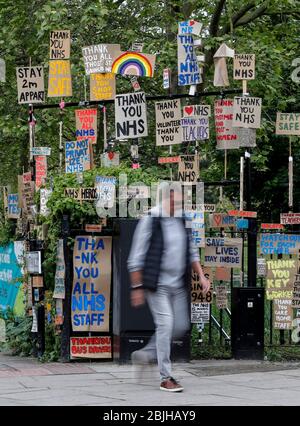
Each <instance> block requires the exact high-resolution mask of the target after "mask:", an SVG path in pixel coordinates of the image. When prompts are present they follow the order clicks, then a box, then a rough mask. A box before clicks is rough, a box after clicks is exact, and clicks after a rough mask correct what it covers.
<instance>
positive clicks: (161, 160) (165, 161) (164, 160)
mask: <svg viewBox="0 0 300 426" xmlns="http://www.w3.org/2000/svg"><path fill="white" fill-rule="evenodd" d="M179 161H180V156H179V155H177V156H176V157H158V164H170V163H171V164H172V163H179Z"/></svg>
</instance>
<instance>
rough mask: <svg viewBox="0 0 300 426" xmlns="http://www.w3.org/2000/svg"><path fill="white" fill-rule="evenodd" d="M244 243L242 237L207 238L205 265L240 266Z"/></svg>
mask: <svg viewBox="0 0 300 426" xmlns="http://www.w3.org/2000/svg"><path fill="white" fill-rule="evenodd" d="M242 245H243V240H242V238H227V237H224V238H206V239H205V252H204V254H205V256H204V265H205V266H223V267H224V268H240V267H241V265H242Z"/></svg>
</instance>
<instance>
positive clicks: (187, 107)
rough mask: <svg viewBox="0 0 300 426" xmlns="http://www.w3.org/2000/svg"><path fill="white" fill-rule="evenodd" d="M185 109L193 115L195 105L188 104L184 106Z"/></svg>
mask: <svg viewBox="0 0 300 426" xmlns="http://www.w3.org/2000/svg"><path fill="white" fill-rule="evenodd" d="M184 111H185V112H186V113H187V114H188V115H191V114H193V111H194V107H193V106H186V107H184Z"/></svg>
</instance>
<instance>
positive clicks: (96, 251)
mask: <svg viewBox="0 0 300 426" xmlns="http://www.w3.org/2000/svg"><path fill="white" fill-rule="evenodd" d="M111 245H112V239H111V237H92V236H77V237H76V239H75V244H74V257H73V264H74V279H73V289H72V328H73V331H106V332H108V331H109V305H110V283H111Z"/></svg>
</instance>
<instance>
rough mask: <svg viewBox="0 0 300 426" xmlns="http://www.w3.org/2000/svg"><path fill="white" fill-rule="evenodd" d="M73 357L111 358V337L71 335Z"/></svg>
mask: <svg viewBox="0 0 300 426" xmlns="http://www.w3.org/2000/svg"><path fill="white" fill-rule="evenodd" d="M70 343H71V344H70V347H71V357H72V358H111V337H110V336H97V337H96V336H93V337H71V342H70Z"/></svg>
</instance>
